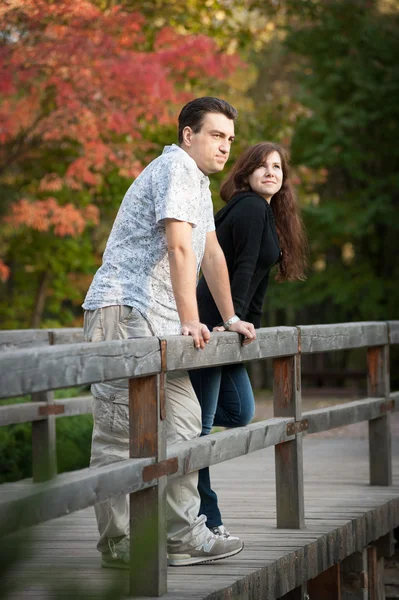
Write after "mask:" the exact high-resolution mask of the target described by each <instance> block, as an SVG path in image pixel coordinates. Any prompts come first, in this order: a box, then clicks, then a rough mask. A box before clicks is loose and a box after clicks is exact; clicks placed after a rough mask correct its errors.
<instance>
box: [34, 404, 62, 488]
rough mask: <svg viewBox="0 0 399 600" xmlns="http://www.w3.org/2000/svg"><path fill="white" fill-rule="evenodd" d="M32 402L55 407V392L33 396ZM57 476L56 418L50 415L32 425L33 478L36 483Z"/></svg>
mask: <svg viewBox="0 0 399 600" xmlns="http://www.w3.org/2000/svg"><path fill="white" fill-rule="evenodd" d="M32 402H34V403H35V404H38V403H40V404H44V406H43V407H46V408H47V409H48V408H51V407H54V392H38V393H36V394H32ZM56 475H57V451H56V431H55V416H54V414H48V416H47V417H46V418H43V417H42V418H41V419H40V420H38V421H34V422H33V423H32V477H33V481H34V483H38V482H42V481H48V480H49V479H53V478H54V477H56Z"/></svg>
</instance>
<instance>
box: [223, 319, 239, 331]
mask: <svg viewBox="0 0 399 600" xmlns="http://www.w3.org/2000/svg"><path fill="white" fill-rule="evenodd" d="M239 320H240V317H237V315H234V316H233V317H231V319H228V320H227V321H226V322H225V323H223V327H224V328H225V329H226V331H228V330H229V327H230V326H231V325H233V324H234V323H237V321H239Z"/></svg>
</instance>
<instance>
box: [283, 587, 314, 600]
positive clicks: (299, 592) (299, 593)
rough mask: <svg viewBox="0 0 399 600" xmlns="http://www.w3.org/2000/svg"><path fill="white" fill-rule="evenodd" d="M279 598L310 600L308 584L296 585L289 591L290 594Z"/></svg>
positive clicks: (285, 599) (284, 599)
mask: <svg viewBox="0 0 399 600" xmlns="http://www.w3.org/2000/svg"><path fill="white" fill-rule="evenodd" d="M279 600H310V596H309V595H308V593H307V586H306V584H304V585H300V586H298V587H296V588H295V589H294V590H291V591H290V592H288V594H284V596H281V598H280V599H279Z"/></svg>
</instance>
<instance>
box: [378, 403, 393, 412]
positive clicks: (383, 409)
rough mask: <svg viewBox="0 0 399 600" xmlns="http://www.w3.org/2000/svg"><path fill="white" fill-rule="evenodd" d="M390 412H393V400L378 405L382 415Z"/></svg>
mask: <svg viewBox="0 0 399 600" xmlns="http://www.w3.org/2000/svg"><path fill="white" fill-rule="evenodd" d="M392 410H395V400H388V401H387V402H383V403H382V404H381V405H380V411H381V412H382V413H387V412H391V411H392Z"/></svg>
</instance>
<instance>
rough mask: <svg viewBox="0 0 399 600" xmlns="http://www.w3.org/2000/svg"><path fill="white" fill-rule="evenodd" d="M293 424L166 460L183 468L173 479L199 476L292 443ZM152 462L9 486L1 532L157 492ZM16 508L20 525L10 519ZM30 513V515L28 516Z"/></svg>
mask: <svg viewBox="0 0 399 600" xmlns="http://www.w3.org/2000/svg"><path fill="white" fill-rule="evenodd" d="M291 422H292V419H269V420H267V421H262V422H259V423H252V424H251V425H247V426H246V427H240V428H236V429H230V430H227V431H221V432H219V433H215V434H212V435H211V436H203V437H200V438H197V439H195V440H188V441H186V442H179V443H178V444H173V445H170V446H169V447H168V448H167V458H174V457H176V458H177V460H178V465H179V468H178V470H177V471H176V473H174V474H173V475H171V476H170V477H179V476H180V475H184V474H185V473H191V472H192V471H198V470H199V469H202V468H203V467H205V466H209V465H212V464H217V463H220V462H223V461H225V460H229V459H230V458H235V457H237V456H242V455H243V454H248V453H249V452H255V451H257V450H261V449H262V448H268V447H271V446H274V445H275V444H276V443H280V442H282V441H284V440H287V439H289V437H288V436H287V424H288V423H291ZM154 462H155V459H154V458H145V459H134V460H128V461H121V462H118V463H113V464H112V465H107V466H105V467H99V468H97V469H81V470H80V471H73V472H71V473H63V474H62V475H59V476H58V477H57V478H56V479H55V480H53V481H49V482H48V483H46V484H33V485H32V484H31V483H30V482H29V480H27V481H25V482H24V485H23V486H22V489H21V486H20V484H15V487H14V486H13V485H9V484H7V490H8V491H7V494H6V493H5V492H4V491H3V490H2V494H0V530H1V531H4V532H5V533H6V532H7V533H9V532H11V531H14V530H16V529H18V528H20V527H28V526H30V525H35V524H37V523H41V522H44V521H47V520H49V519H54V518H56V517H61V516H63V515H66V514H69V513H71V512H74V511H76V510H80V509H82V508H86V507H87V506H92V505H93V504H95V503H97V502H102V501H103V500H105V499H107V498H110V497H111V496H115V494H118V493H129V492H132V491H138V490H142V489H144V488H147V487H153V486H154V485H155V483H156V481H144V480H143V469H144V468H145V467H147V466H148V465H153V464H154ZM13 505H15V506H16V507H17V509H18V514H19V515H20V516H19V517H18V519H16V520H13V519H9V518H8V515H9V514H11V512H12V509H13ZM26 507H28V508H29V510H26Z"/></svg>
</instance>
